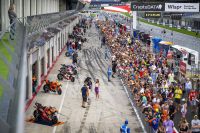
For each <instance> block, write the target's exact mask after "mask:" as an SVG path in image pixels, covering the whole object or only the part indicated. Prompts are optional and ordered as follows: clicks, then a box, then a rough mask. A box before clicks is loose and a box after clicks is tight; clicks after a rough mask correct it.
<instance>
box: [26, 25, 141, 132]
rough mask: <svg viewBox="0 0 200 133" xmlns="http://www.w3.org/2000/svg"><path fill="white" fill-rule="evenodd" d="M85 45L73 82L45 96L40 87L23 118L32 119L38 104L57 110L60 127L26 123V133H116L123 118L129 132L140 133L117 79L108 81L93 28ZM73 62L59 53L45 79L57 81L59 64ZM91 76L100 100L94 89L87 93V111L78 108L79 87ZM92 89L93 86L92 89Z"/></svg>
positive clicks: (100, 49)
mask: <svg viewBox="0 0 200 133" xmlns="http://www.w3.org/2000/svg"><path fill="white" fill-rule="evenodd" d="M85 36H86V37H87V38H88V42H87V43H85V44H84V46H83V47H82V51H81V52H79V59H80V60H79V63H78V64H79V66H80V71H79V74H78V75H77V77H76V81H75V82H74V83H72V82H69V81H63V82H61V83H62V85H63V93H62V95H61V96H59V95H57V94H53V93H51V94H44V92H43V90H42V88H41V91H40V92H39V93H38V94H37V96H36V98H35V99H34V100H33V102H32V104H31V105H30V107H29V108H28V110H27V111H26V118H29V117H30V116H32V113H33V110H34V108H33V106H34V103H35V102H36V101H37V102H40V103H42V104H43V105H46V106H54V107H56V108H57V109H58V110H59V111H60V115H59V120H60V121H63V122H65V123H64V124H63V125H60V126H57V127H51V126H46V125H41V124H36V123H30V122H26V125H25V132H26V133H38V132H40V133H55V132H56V133H117V132H119V128H120V125H121V124H122V123H124V120H125V119H128V120H129V127H130V128H131V132H137V133H140V132H142V130H141V127H140V124H139V122H138V119H137V117H136V114H135V112H134V111H133V109H132V107H131V104H130V103H129V101H128V98H127V96H126V93H125V91H124V89H123V86H122V83H121V81H120V79H118V78H113V79H112V82H107V76H106V73H107V67H108V65H109V63H110V62H109V61H106V60H104V54H103V53H104V49H105V48H104V47H103V48H101V47H100V41H99V34H98V32H97V31H96V29H95V28H94V26H93V27H92V28H91V29H89V30H88V32H87V33H86V35H85ZM71 62H72V61H71V60H70V59H69V58H66V57H65V56H64V53H62V55H61V57H60V58H59V59H58V61H57V63H56V64H55V67H54V68H53V70H52V71H51V73H50V74H49V76H48V78H50V79H51V80H56V75H57V73H58V69H59V68H60V64H63V63H67V64H70V63H71ZM87 76H90V77H92V80H93V84H94V81H95V80H96V79H99V80H100V99H99V100H96V98H95V94H94V90H93V91H92V92H91V94H90V99H91V100H90V104H89V105H88V107H87V108H86V109H84V108H82V107H81V102H82V97H81V92H80V90H81V87H82V85H83V81H84V79H85V78H86V77H87ZM93 88H94V87H93Z"/></svg>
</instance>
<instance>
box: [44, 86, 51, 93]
mask: <svg viewBox="0 0 200 133" xmlns="http://www.w3.org/2000/svg"><path fill="white" fill-rule="evenodd" d="M49 89H50V88H49V86H48V85H44V86H43V90H44V92H45V93H47V92H49Z"/></svg>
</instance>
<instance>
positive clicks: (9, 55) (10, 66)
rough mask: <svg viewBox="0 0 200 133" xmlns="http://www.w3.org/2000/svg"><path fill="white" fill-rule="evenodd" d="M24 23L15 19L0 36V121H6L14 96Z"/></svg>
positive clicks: (16, 89)
mask: <svg viewBox="0 0 200 133" xmlns="http://www.w3.org/2000/svg"><path fill="white" fill-rule="evenodd" d="M24 29H25V27H24V24H23V23H22V22H21V21H20V20H16V21H15V22H14V23H13V24H11V25H10V26H9V27H8V28H7V31H3V32H2V33H1V36H0V121H1V122H2V121H4V123H7V120H8V116H9V110H10V109H11V108H10V107H11V106H12V101H14V99H15V97H16V92H17V91H20V88H17V83H18V78H19V77H18V74H19V68H20V67H21V64H20V60H21V55H22V54H21V53H22V47H23V43H24V42H23V41H24Z"/></svg>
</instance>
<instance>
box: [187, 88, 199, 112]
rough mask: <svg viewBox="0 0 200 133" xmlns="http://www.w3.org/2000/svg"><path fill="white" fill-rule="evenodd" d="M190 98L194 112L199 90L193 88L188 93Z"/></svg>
mask: <svg viewBox="0 0 200 133" xmlns="http://www.w3.org/2000/svg"><path fill="white" fill-rule="evenodd" d="M188 98H189V101H190V104H191V106H192V112H195V107H196V99H197V92H196V91H195V90H194V89H192V90H191V91H190V93H189V95H188Z"/></svg>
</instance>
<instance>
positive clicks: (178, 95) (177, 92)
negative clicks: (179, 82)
mask: <svg viewBox="0 0 200 133" xmlns="http://www.w3.org/2000/svg"><path fill="white" fill-rule="evenodd" d="M175 88H176V89H175V91H174V98H175V103H176V108H177V111H179V109H180V103H181V98H182V94H183V92H182V90H181V88H180V86H176V87H175Z"/></svg>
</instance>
